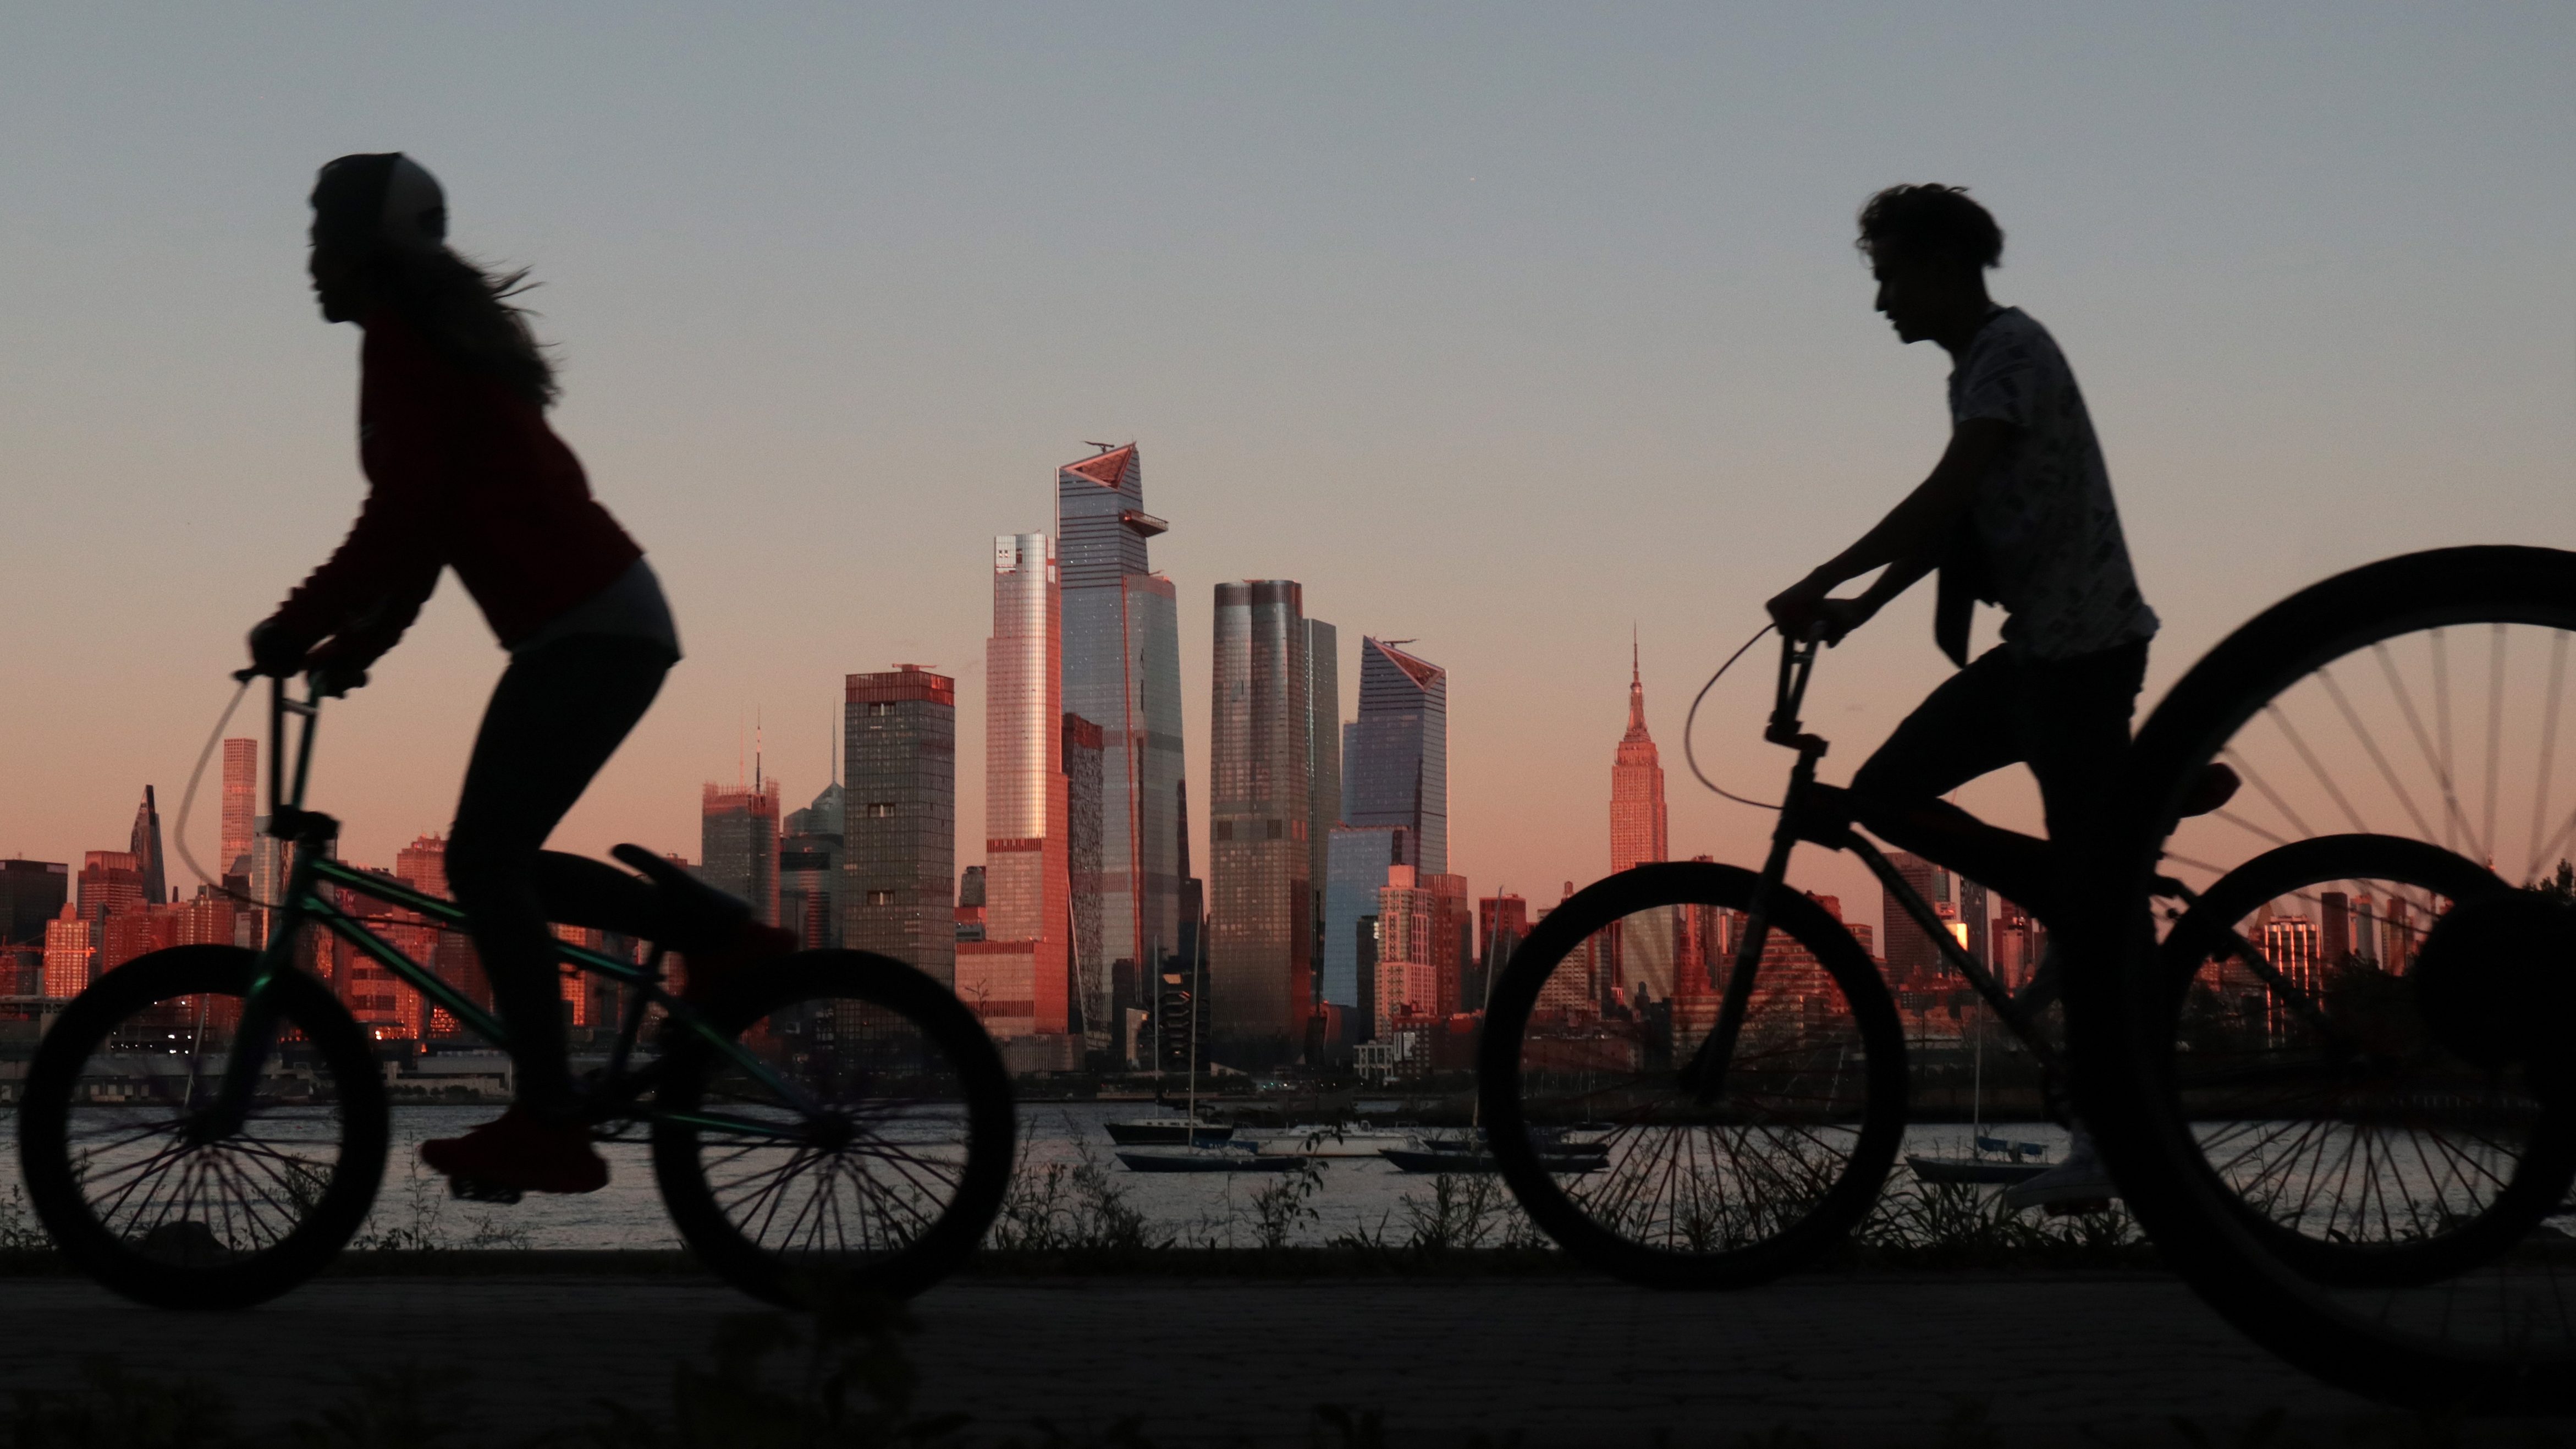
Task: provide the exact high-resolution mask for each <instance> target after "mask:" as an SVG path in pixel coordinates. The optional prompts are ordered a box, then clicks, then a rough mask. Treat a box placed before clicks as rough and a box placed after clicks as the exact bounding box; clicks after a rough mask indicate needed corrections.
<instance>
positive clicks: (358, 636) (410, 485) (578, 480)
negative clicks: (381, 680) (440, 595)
mask: <svg viewBox="0 0 2576 1449" xmlns="http://www.w3.org/2000/svg"><path fill="white" fill-rule="evenodd" d="M362 325H363V326H364V327H365V329H366V344H365V347H364V348H363V349H362V351H361V352H360V354H359V371H360V382H359V387H358V461H359V464H360V466H361V467H363V468H364V469H365V470H366V474H367V483H368V491H367V501H366V505H365V506H364V507H363V508H361V509H360V510H359V511H358V521H357V523H356V525H355V526H353V527H352V528H351V529H350V530H349V536H348V538H347V539H345V540H344V541H342V543H341V544H340V547H339V550H338V551H337V552H335V553H333V554H332V555H331V557H330V560H329V561H328V562H326V563H324V564H323V565H322V566H321V567H320V568H318V569H315V570H314V571H313V575H312V577H310V578H308V579H306V580H305V581H304V582H303V583H302V584H301V585H299V586H298V587H297V588H296V590H295V591H294V592H293V593H291V594H289V595H287V596H286V602H285V603H283V604H281V605H279V606H278V610H277V614H276V617H275V618H274V619H273V620H272V621H271V622H272V623H273V624H274V625H275V626H276V627H278V628H280V629H282V630H284V631H285V634H286V637H288V638H293V639H298V640H303V641H312V640H319V639H321V638H323V637H325V636H335V639H334V643H333V644H332V646H331V647H330V649H328V650H327V651H325V653H326V654H327V655H328V656H329V657H331V658H333V659H335V660H338V661H342V662H347V663H351V664H356V665H360V666H363V665H365V664H366V663H367V662H369V661H370V660H372V659H374V658H375V656H377V655H379V654H382V653H383V652H384V651H385V650H387V649H390V648H392V647H393V645H394V641H395V640H397V639H400V638H401V637H402V633H403V630H405V629H407V628H409V627H410V626H411V621H412V619H413V618H414V617H416V616H417V615H418V614H419V613H420V606H421V604H422V602H423V601H424V600H426V599H427V598H428V597H429V594H430V591H431V590H432V589H434V588H436V587H437V586H438V574H439V570H440V569H442V568H448V567H453V568H454V569H455V570H456V577H457V580H458V581H459V582H460V583H462V584H464V585H465V591H466V592H467V593H470V594H472V595H473V596H474V602H475V603H476V604H478V605H480V606H482V609H483V617H484V618H485V619H486V620H487V621H489V622H490V624H491V625H492V632H493V633H495V634H497V635H499V636H500V638H501V643H502V644H503V646H504V647H506V646H508V645H510V644H514V643H516V642H517V641H519V640H521V639H524V638H526V637H527V636H528V635H529V634H531V633H534V632H535V631H536V630H537V629H538V628H539V627H540V626H542V625H544V624H545V623H546V622H547V621H548V620H551V619H553V618H554V617H555V616H556V615H558V614H560V613H562V612H563V611H564V610H566V609H568V608H571V607H572V606H573V605H575V604H578V603H580V602H581V601H583V600H584V599H587V598H589V597H590V596H591V595H593V594H595V593H598V592H599V591H600V590H601V589H603V588H606V587H607V586H608V585H609V584H611V583H614V582H615V581H616V580H617V577H618V575H620V574H622V573H624V572H625V571H626V570H627V568H628V567H629V566H630V565H632V564H633V563H634V562H635V560H636V559H638V558H640V557H642V556H643V550H642V549H640V548H637V547H636V546H635V541H634V540H633V539H631V538H628V537H627V536H626V531H625V530H624V529H622V528H619V527H618V526H617V520H616V519H614V518H611V517H609V516H608V510H607V509H605V508H602V507H600V506H599V503H598V501H597V500H596V499H593V498H592V497H591V496H590V484H589V483H588V481H587V480H585V479H584V478H583V477H582V472H581V463H580V461H579V460H578V459H576V458H574V457H573V455H572V449H570V448H567V447H565V446H564V443H563V440H562V439H561V438H558V437H556V436H555V434H554V430H553V429H551V428H549V427H547V426H546V419H545V414H544V413H543V412H542V411H540V410H539V409H538V407H537V406H536V405H535V404H534V403H531V402H529V401H528V400H527V399H525V398H523V397H521V396H519V395H518V394H517V393H515V392H512V391H511V390H510V389H509V388H508V387H506V386H504V385H503V384H502V383H500V382H499V381H497V380H495V379H493V378H490V377H487V376H485V375H483V374H481V373H476V372H470V371H468V370H466V369H464V368H462V367H459V366H458V365H457V364H455V363H454V362H451V361H449V360H448V359H447V358H446V357H445V356H443V355H442V354H440V353H439V352H438V351H437V350H436V349H435V348H434V347H433V346H432V345H431V344H430V342H429V340H428V339H427V338H424V337H423V336H421V334H420V333H419V331H417V330H416V329H415V328H413V327H412V325H411V324H410V323H408V322H406V321H404V320H403V319H402V318H401V317H400V316H398V315H396V314H395V313H393V312H391V311H389V310H386V309H382V308H379V309H378V310H377V311H375V312H374V313H372V314H370V315H369V316H368V317H367V319H366V320H365V322H364V323H363V324H362Z"/></svg>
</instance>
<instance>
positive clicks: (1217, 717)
mask: <svg viewBox="0 0 2576 1449" xmlns="http://www.w3.org/2000/svg"><path fill="white" fill-rule="evenodd" d="M1310 638H1311V631H1310V630H1309V628H1308V621H1307V619H1306V617H1305V598H1304V592H1303V591H1302V590H1301V589H1300V588H1299V587H1298V586H1297V585H1296V584H1295V583H1293V582H1291V581H1289V580H1286V579H1259V580H1252V581H1248V582H1245V583H1239V584H1219V585H1217V586H1216V658H1215V668H1214V671H1213V673H1212V676H1211V679H1212V690H1211V693H1212V699H1211V701H1210V710H1209V744H1208V776H1209V782H1210V785H1211V786H1212V791H1211V799H1210V800H1209V803H1208V857H1209V860H1208V938H1209V939H1208V972H1209V983H1208V989H1209V992H1210V995H1211V1001H1212V1004H1211V1006H1210V1014H1211V1017H1212V1021H1213V1032H1214V1036H1215V1041H1216V1045H1217V1047H1218V1049H1219V1050H1220V1051H1222V1052H1225V1053H1226V1054H1228V1055H1229V1056H1232V1057H1234V1058H1236V1059H1237V1060H1242V1061H1246V1062H1256V1063H1265V1064H1266V1063H1268V1062H1274V1061H1280V1060H1284V1059H1286V1058H1288V1057H1290V1056H1293V1055H1295V1052H1296V1048H1297V1044H1298V1043H1300V1042H1302V1041H1303V1040H1304V1036H1305V1021H1306V1017H1307V1016H1308V1014H1309V1013H1310V1010H1311V1007H1312V1005H1313V1001H1314V994H1313V982H1314V933H1315V900H1314V886H1315V874H1314V861H1315V856H1316V851H1315V849H1314V843H1313V839H1312V836H1313V830H1314V822H1315V810H1314V767H1315V761H1314V735H1315V729H1316V717H1315V711H1314V700H1313V696H1312V694H1311V693H1310V692H1309V691H1310V690H1311V688H1312V686H1313V682H1314V681H1313V675H1312V673H1311V670H1310V665H1309V662H1308V659H1307V653H1306V651H1307V647H1308V641H1309V639H1310ZM1326 708H1327V709H1328V710H1329V708H1330V706H1329V704H1328V705H1327V706H1326ZM1329 719H1330V715H1329V714H1327V716H1326V720H1327V721H1328V722H1329ZM1327 727H1329V723H1328V724H1327Z"/></svg>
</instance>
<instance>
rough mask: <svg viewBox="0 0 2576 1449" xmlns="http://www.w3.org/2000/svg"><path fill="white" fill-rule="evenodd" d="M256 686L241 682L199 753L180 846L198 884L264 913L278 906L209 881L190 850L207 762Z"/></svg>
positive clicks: (183, 802) (182, 808) (185, 798)
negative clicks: (190, 815)
mask: <svg viewBox="0 0 2576 1449" xmlns="http://www.w3.org/2000/svg"><path fill="white" fill-rule="evenodd" d="M255 682H257V681H256V680H255V679H245V680H243V681H242V682H241V688H239V689H236V690H234V691H233V697H232V701H231V702H230V703H228V704H226V705H225V706H224V713H223V717H222V718H221V719H218V720H216V721H215V729H214V733H212V734H210V735H208V736H206V747H205V748H204V749H202V750H199V751H197V768H195V769H193V770H190V771H189V772H188V790H187V793H186V794H184V795H181V796H180V797H179V823H178V833H177V838H176V843H177V845H178V847H179V860H180V862H181V863H182V864H184V865H186V866H187V867H188V874H190V875H193V876H195V877H196V878H197V884H199V885H203V886H212V887H213V888H214V890H215V893H216V894H217V895H225V896H230V897H232V898H233V899H234V900H237V901H240V902H241V903H242V904H244V905H250V906H258V907H260V908H261V909H262V910H274V909H276V906H275V905H274V904H273V903H271V902H268V901H263V900H260V899H258V898H256V897H254V896H252V895H251V894H250V893H249V892H248V891H237V890H234V889H233V888H232V887H230V886H227V885H225V884H224V883H223V882H222V881H221V880H220V879H218V880H209V879H207V878H206V868H205V867H204V866H202V865H199V864H197V857H196V855H195V854H194V853H193V852H191V851H190V850H189V849H188V812H189V811H190V810H192V809H194V808H195V807H196V804H197V786H198V784H199V783H200V782H202V781H203V780H204V779H205V778H206V761H208V760H210V759H213V758H214V756H215V746H216V744H218V743H219V742H221V741H222V739H223V737H224V729H225V727H226V726H228V725H230V724H231V723H232V722H233V711H235V710H237V709H240V708H241V702H242V697H243V696H244V695H247V694H249V693H250V687H251V685H252V684H254V683H255ZM252 848H253V849H254V850H255V849H257V848H258V845H257V842H253V844H252ZM225 864H227V865H229V864H231V862H230V861H226V862H225Z"/></svg>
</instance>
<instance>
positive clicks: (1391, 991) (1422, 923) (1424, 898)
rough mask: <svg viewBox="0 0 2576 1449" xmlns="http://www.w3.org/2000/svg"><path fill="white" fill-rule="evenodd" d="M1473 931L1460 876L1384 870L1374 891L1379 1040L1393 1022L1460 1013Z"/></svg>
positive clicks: (1464, 884)
mask: <svg viewBox="0 0 2576 1449" xmlns="http://www.w3.org/2000/svg"><path fill="white" fill-rule="evenodd" d="M1474 930H1475V915H1474V912H1473V909H1472V908H1471V907H1470V906H1469V905H1468V903H1467V879H1466V877H1464V876H1456V875H1445V874H1444V875H1423V874H1421V873H1419V872H1417V871H1415V870H1414V868H1413V867H1411V866H1409V865H1398V866H1390V867H1388V868H1387V875H1386V885H1385V887H1384V888H1383V889H1382V890H1380V891H1379V892H1378V919H1377V940H1378V952H1377V1013H1376V1015H1377V1020H1376V1022H1375V1023H1374V1025H1375V1028H1376V1031H1377V1035H1378V1036H1379V1038H1380V1039H1384V1038H1385V1037H1386V1036H1387V1035H1388V1033H1389V1032H1390V1031H1391V1030H1392V1029H1393V1028H1394V1026H1395V1024H1396V1023H1397V1021H1398V1019H1399V1018H1404V1017H1418V1018H1430V1019H1438V1018H1442V1017H1446V1016H1448V1015H1449V1014H1451V1013H1452V1012H1455V1011H1458V1010H1459V1009H1461V1005H1462V1003H1461V1002H1460V1001H1459V999H1458V988H1459V982H1460V974H1461V972H1462V970H1463V969H1464V967H1465V966H1466V963H1467V952H1468V949H1469V947H1470V945H1471V944H1472V937H1473V933H1474Z"/></svg>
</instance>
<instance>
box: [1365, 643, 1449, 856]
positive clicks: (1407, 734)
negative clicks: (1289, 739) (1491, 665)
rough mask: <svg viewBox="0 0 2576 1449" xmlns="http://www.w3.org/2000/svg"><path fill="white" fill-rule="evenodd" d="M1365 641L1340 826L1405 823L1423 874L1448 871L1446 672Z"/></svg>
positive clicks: (1390, 646)
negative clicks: (1357, 715)
mask: <svg viewBox="0 0 2576 1449" xmlns="http://www.w3.org/2000/svg"><path fill="white" fill-rule="evenodd" d="M1410 642H1412V641H1410V640H1405V639H1399V640H1395V641H1393V642H1392V643H1390V642H1388V641H1385V640H1380V639H1372V638H1368V637H1365V636H1363V637H1362V638H1361V640H1360V714H1359V718H1358V719H1355V720H1353V721H1351V723H1350V724H1348V725H1346V726H1344V727H1343V730H1342V823H1343V824H1345V825H1401V826H1403V827H1404V828H1405V829H1406V830H1407V831H1408V832H1410V836H1409V843H1410V844H1411V845H1412V846H1413V848H1414V850H1415V856H1414V858H1413V859H1412V860H1411V861H1410V862H1408V863H1409V864H1411V865H1413V866H1414V867H1415V868H1417V869H1419V870H1420V871H1422V872H1423V873H1424V874H1426V875H1437V874H1439V873H1441V872H1443V871H1446V870H1447V869H1449V672H1448V671H1447V670H1445V669H1442V668H1441V667H1440V666H1439V665H1436V664H1433V663H1431V662H1430V661H1428V660H1425V659H1419V658H1416V657H1415V656H1413V655H1411V654H1407V653H1405V652H1404V651H1403V650H1401V649H1398V648H1396V647H1395V646H1396V645H1397V644H1405V643H1410Z"/></svg>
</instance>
